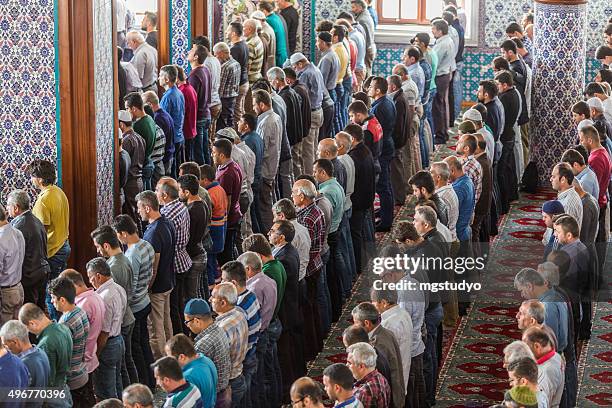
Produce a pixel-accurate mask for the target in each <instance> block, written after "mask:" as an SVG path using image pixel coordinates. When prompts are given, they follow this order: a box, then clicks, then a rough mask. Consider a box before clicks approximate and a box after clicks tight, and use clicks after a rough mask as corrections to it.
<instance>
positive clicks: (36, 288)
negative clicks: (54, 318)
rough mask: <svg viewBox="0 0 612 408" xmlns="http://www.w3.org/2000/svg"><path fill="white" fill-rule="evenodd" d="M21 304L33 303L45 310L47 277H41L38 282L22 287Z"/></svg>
mask: <svg viewBox="0 0 612 408" xmlns="http://www.w3.org/2000/svg"><path fill="white" fill-rule="evenodd" d="M22 286H23V303H24V304H25V303H34V304H35V305H37V306H38V307H40V308H41V309H42V310H45V294H46V292H45V291H46V289H47V276H43V277H42V279H41V280H39V281H38V282H35V283H32V284H30V285H27V286H26V285H23V283H22Z"/></svg>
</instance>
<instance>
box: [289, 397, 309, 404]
mask: <svg viewBox="0 0 612 408" xmlns="http://www.w3.org/2000/svg"><path fill="white" fill-rule="evenodd" d="M307 396H308V395H304V396H303V397H302V398H301V399H299V400H297V401H291V406H292V407H294V406H296V405H297V404H299V403H300V402H302V401H304V400H305V399H306V397H307Z"/></svg>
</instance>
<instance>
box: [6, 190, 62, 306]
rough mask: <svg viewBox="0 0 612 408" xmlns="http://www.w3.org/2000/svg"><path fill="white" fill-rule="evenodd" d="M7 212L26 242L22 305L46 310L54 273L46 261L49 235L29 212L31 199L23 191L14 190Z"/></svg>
mask: <svg viewBox="0 0 612 408" xmlns="http://www.w3.org/2000/svg"><path fill="white" fill-rule="evenodd" d="M6 209H7V212H8V215H9V216H10V217H12V218H13V221H11V224H12V225H13V227H15V228H16V229H18V230H19V231H21V233H22V234H23V238H24V239H25V257H24V260H23V266H22V268H21V285H22V286H23V297H24V301H23V303H24V304H25V303H35V304H37V305H38V306H39V307H40V308H41V309H44V306H45V288H46V285H47V274H48V273H49V272H50V271H51V269H50V266H49V262H48V261H47V231H46V230H45V227H44V225H43V224H42V223H41V222H40V220H39V219H38V218H37V217H36V216H34V214H32V211H30V196H29V195H28V193H27V192H25V191H24V190H13V191H12V192H11V193H10V194H9V195H8V198H7V201H6Z"/></svg>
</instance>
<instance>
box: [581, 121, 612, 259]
mask: <svg viewBox="0 0 612 408" xmlns="http://www.w3.org/2000/svg"><path fill="white" fill-rule="evenodd" d="M578 133H579V135H580V144H581V145H583V146H584V147H586V149H587V150H588V152H589V166H590V167H591V168H592V169H593V171H594V172H595V176H597V184H598V185H599V197H597V203H598V204H599V229H598V231H597V237H596V238H595V242H597V245H596V247H597V257H598V258H597V259H598V260H599V265H600V267H601V266H602V265H603V261H604V260H605V259H606V244H605V243H606V242H608V231H609V230H610V218H609V217H608V197H607V192H608V185H609V184H610V172H611V171H612V162H611V161H610V155H609V154H608V151H607V150H606V149H605V148H604V147H603V146H602V145H601V139H600V137H599V132H598V131H597V129H595V127H594V126H585V127H583V128H582V129H580V132H578Z"/></svg>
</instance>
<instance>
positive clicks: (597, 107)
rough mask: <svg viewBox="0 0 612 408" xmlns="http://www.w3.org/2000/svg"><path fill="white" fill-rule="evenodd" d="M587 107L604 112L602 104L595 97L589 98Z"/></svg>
mask: <svg viewBox="0 0 612 408" xmlns="http://www.w3.org/2000/svg"><path fill="white" fill-rule="evenodd" d="M587 105H589V108H592V109H595V110H596V111H599V112H603V111H604V107H603V103H602V102H601V99H599V98H598V97H596V96H594V97H592V98H590V99H589V100H588V101H587Z"/></svg>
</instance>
